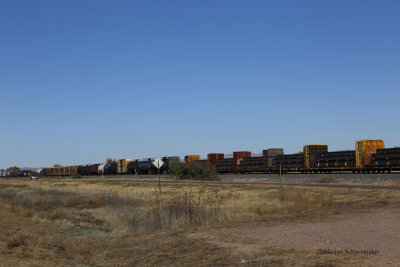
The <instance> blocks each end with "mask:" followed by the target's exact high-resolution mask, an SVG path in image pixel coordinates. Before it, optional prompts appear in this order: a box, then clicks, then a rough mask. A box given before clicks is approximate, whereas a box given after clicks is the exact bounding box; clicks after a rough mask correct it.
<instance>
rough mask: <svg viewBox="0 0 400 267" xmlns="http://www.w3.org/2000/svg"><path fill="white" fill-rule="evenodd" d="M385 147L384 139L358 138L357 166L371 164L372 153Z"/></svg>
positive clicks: (361, 166)
mask: <svg viewBox="0 0 400 267" xmlns="http://www.w3.org/2000/svg"><path fill="white" fill-rule="evenodd" d="M381 148H385V143H384V142H383V141H382V140H357V141H356V168H359V169H360V168H363V167H364V166H366V165H369V164H371V161H372V154H374V153H376V150H377V149H381Z"/></svg>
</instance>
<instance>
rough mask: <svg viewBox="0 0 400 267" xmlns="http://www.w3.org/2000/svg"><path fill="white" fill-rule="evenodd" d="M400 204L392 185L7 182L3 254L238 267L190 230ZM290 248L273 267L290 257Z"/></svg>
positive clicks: (0, 224) (35, 260)
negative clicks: (387, 188) (281, 186)
mask: <svg viewBox="0 0 400 267" xmlns="http://www.w3.org/2000/svg"><path fill="white" fill-rule="evenodd" d="M281 197H282V200H281ZM399 203H400V193H398V192H396V191H384V190H380V191H373V190H347V189H320V188H300V187H285V189H284V190H283V191H282V192H281V191H280V190H279V188H277V187H273V186H252V185H235V186H229V185H207V184H201V185H187V184H186V185H185V184H171V185H165V186H163V191H162V194H159V193H158V190H157V188H156V186H155V185H154V184H152V183H125V182H103V181H101V180H94V179H93V180H72V179H71V180H64V181H63V183H60V182H56V181H54V180H45V179H43V180H39V181H34V182H29V181H26V182H11V181H9V182H2V183H1V184H0V205H1V207H2V209H0V210H1V213H2V214H0V218H1V219H0V229H2V230H1V232H0V247H1V246H2V247H3V248H4V250H3V251H2V252H1V254H0V261H1V260H2V261H4V262H9V263H10V264H11V263H14V262H19V259H21V260H22V259H26V257H28V258H31V260H30V264H29V265H33V266H34V265H35V264H38V265H41V266H43V265H46V264H49V265H52V264H50V263H54V262H57V263H60V264H86V265H107V266H108V265H123V266H126V265H129V264H131V265H132V266H135V265H143V266H153V265H159V266H168V265H170V266H176V265H178V266H179V265H181V266H185V265H187V264H190V263H192V262H194V264H191V265H194V266H204V265H210V264H211V265H217V264H218V263H219V264H220V265H225V264H228V265H229V264H233V263H235V262H237V261H239V260H240V259H239V258H238V257H239V256H240V255H230V254H229V253H230V252H229V250H227V249H225V250H224V249H221V248H218V247H210V245H209V244H208V243H206V242H204V243H201V242H200V243H198V241H196V242H197V243H196V242H194V241H193V240H191V239H190V238H187V237H185V234H184V233H186V232H190V231H194V230H195V229H196V228H197V227H201V228H202V229H207V227H213V228H215V227H217V228H220V229H223V228H225V227H236V226H237V225H243V224H245V225H249V227H251V225H256V224H260V223H265V222H268V223H271V224H279V223H281V222H283V221H284V222H290V221H297V220H321V219H324V220H325V219H326V218H330V217H331V216H332V215H335V214H343V213H354V212H364V211H369V210H373V209H376V208H382V207H395V206H396V207H398V206H399ZM13 222H14V223H13ZM10 229H11V230H10ZM37 253H39V254H40V256H39V254H37ZM296 253H298V252H293V253H291V252H290V253H289V252H287V253H286V254H287V255H294V254H296ZM177 254H179V255H177ZM205 255H206V256H205ZM287 255H286V256H285V257H281V258H280V257H276V262H275V263H271V264H272V265H274V264H275V265H277V266H279V264H281V262H283V263H285V264H286V263H290V262H291V258H290V257H289V258H288V257H287ZM303 256H304V255H303ZM304 257H305V256H304ZM321 257H322V256H321ZM305 258H306V257H305ZM260 260H261V258H260ZM319 260H321V258H317V259H316V262H319ZM322 262H325V263H328V262H330V260H329V261H325V260H322ZM216 263H217V264H216ZM260 263H262V262H260V261H257V262H254V264H255V265H256V264H258V266H259V264H260ZM293 263H295V262H293ZM248 264H249V266H253V265H252V264H253V263H251V262H248ZM11 265H13V264H11Z"/></svg>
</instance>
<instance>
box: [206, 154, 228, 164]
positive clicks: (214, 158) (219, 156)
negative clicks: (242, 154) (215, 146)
mask: <svg viewBox="0 0 400 267" xmlns="http://www.w3.org/2000/svg"><path fill="white" fill-rule="evenodd" d="M224 157H225V155H224V154H223V153H210V154H208V155H207V162H208V164H210V165H211V166H215V162H216V161H217V160H218V159H223V158H224Z"/></svg>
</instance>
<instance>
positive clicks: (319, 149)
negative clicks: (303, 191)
mask: <svg viewBox="0 0 400 267" xmlns="http://www.w3.org/2000/svg"><path fill="white" fill-rule="evenodd" d="M326 152H328V146H327V145H305V146H304V148H303V154H304V168H305V170H306V171H309V172H315V171H316V170H317V168H318V163H317V161H316V157H317V155H318V154H320V153H326Z"/></svg>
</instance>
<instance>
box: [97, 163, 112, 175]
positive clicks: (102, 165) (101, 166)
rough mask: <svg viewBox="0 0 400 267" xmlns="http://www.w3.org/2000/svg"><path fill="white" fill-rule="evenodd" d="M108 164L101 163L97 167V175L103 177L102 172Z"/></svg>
mask: <svg viewBox="0 0 400 267" xmlns="http://www.w3.org/2000/svg"><path fill="white" fill-rule="evenodd" d="M108 165H109V164H108V163H102V164H100V165H99V167H97V173H98V174H99V175H104V170H105V169H106V168H107V167H108Z"/></svg>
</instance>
